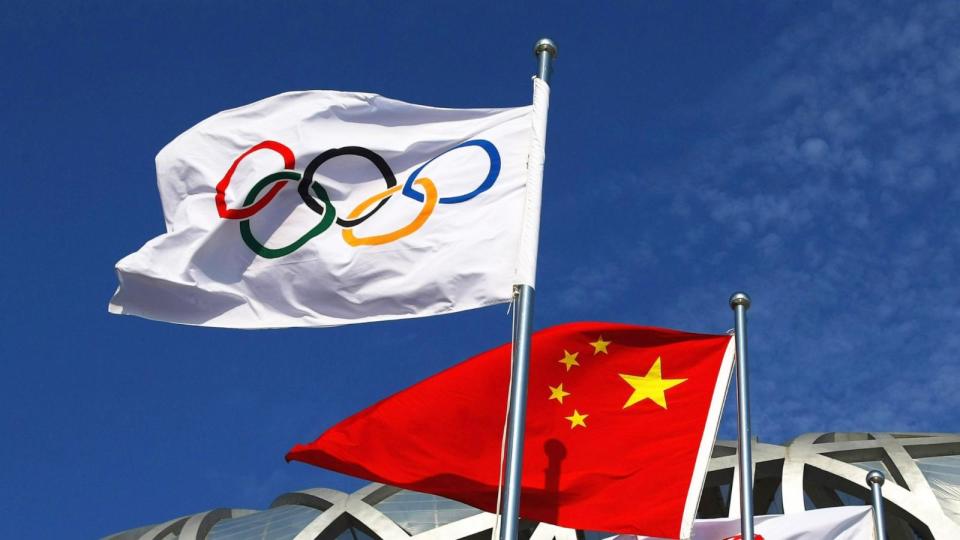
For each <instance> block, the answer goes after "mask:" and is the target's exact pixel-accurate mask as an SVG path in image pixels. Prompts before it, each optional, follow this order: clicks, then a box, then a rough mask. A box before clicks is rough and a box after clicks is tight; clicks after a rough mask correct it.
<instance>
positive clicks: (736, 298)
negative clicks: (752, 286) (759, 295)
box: [730, 292, 750, 309]
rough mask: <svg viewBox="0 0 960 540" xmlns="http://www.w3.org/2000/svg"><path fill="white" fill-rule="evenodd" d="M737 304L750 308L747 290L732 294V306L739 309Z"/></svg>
mask: <svg viewBox="0 0 960 540" xmlns="http://www.w3.org/2000/svg"><path fill="white" fill-rule="evenodd" d="M737 306H743V309H750V297H749V296H747V293H745V292H735V293H733V294H732V295H730V308H731V309H737Z"/></svg>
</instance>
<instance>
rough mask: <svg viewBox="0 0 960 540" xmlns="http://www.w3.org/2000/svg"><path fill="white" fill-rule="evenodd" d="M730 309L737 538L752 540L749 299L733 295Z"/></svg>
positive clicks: (741, 293)
mask: <svg viewBox="0 0 960 540" xmlns="http://www.w3.org/2000/svg"><path fill="white" fill-rule="evenodd" d="M730 307H731V308H732V309H733V311H734V314H735V317H734V318H735V326H734V329H735V332H736V341H737V428H738V429H737V431H738V437H737V453H738V454H739V458H740V461H739V463H740V538H742V539H744V540H747V539H749V540H753V452H752V447H751V444H752V441H751V435H750V391H749V385H748V379H749V375H748V372H747V310H748V309H750V297H749V296H747V293H745V292H737V293H733V295H732V296H731V297H730Z"/></svg>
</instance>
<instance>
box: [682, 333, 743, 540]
mask: <svg viewBox="0 0 960 540" xmlns="http://www.w3.org/2000/svg"><path fill="white" fill-rule="evenodd" d="M736 345H737V342H736V338H735V337H734V336H730V341H729V342H727V349H726V350H725V351H724V353H723V362H722V363H721V364H720V373H719V374H718V375H719V376H718V381H717V384H716V385H715V386H714V388H713V397H712V398H711V400H710V411H709V413H708V414H707V421H706V424H704V426H703V435H701V437H700V448H699V449H698V450H697V461H696V463H695V464H694V466H693V474H692V476H691V478H690V488H689V490H688V491H687V500H686V502H685V503H684V505H683V517H682V518H681V521H680V538H690V537H691V534H692V532H691V529H692V528H693V527H694V521H695V520H694V518H695V517H696V515H697V506H698V505H699V504H700V493H701V492H702V491H703V482H704V481H705V480H706V479H707V467H708V466H709V465H710V456H711V454H713V445H714V444H716V442H717V431H718V430H719V429H720V416H721V415H722V413H723V403H724V402H725V401H726V400H727V389H729V388H730V377H732V376H733V364H734V362H735V360H736Z"/></svg>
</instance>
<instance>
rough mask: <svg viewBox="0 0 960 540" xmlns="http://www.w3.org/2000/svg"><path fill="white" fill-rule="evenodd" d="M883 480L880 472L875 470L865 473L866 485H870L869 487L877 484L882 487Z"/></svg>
mask: <svg viewBox="0 0 960 540" xmlns="http://www.w3.org/2000/svg"><path fill="white" fill-rule="evenodd" d="M884 480H885V477H884V476H883V473H882V472H880V471H878V470H876V469H874V470H872V471H870V472H868V473H867V484H868V485H871V486H872V485H873V484H879V485H881V486H882V485H883V481H884Z"/></svg>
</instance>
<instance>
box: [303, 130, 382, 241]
mask: <svg viewBox="0 0 960 540" xmlns="http://www.w3.org/2000/svg"><path fill="white" fill-rule="evenodd" d="M337 156H360V157H362V158H367V159H368V160H369V161H370V162H371V163H373V164H374V165H375V166H376V167H377V169H378V170H379V171H380V174H381V175H383V179H384V181H385V182H386V183H387V189H390V188H392V187H393V186H395V185H397V177H396V176H394V175H393V171H392V170H391V169H390V166H389V165H387V162H386V160H385V159H383V158H382V157H380V154H377V153H376V152H374V151H373V150H369V149H367V148H364V147H362V146H344V147H343V148H331V149H330V150H327V151H326V152H324V153H322V154H320V155H319V156H317V157H315V158H313V160H312V161H311V162H310V163H309V164H308V165H307V168H306V169H304V170H303V176H302V177H301V178H300V184H298V185H297V192H298V193H299V194H300V198H301V199H303V202H304V203H306V205H307V206H308V207H310V209H311V210H313V211H314V212H316V213H317V214H320V215H323V206H321V205H320V203H318V202H317V200H316V199H314V198H313V197H311V196H310V191H309V189H310V186H311V185H312V184H314V181H313V175H314V173H316V172H317V169H319V168H320V165H323V164H324V163H326V162H327V161H328V160H330V159H333V158H335V157H337ZM392 196H393V195H390V196H388V197H386V198H385V199H383V200H382V201H380V203H378V204H377V205H376V206H375V207H373V208H372V209H371V210H370V211H369V212H367V213H366V214H364V215H362V216H360V217H358V218H356V219H343V218H340V217H338V218H337V224H338V225H340V226H341V227H353V226H356V225H359V224H361V223H363V222H364V220H366V219H367V218H368V217H370V216H372V215H373V214H375V213H376V212H377V210H380V207H381V206H383V205H384V204H386V203H387V201H389V200H390V197H392ZM337 213H338V214H339V212H337Z"/></svg>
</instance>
